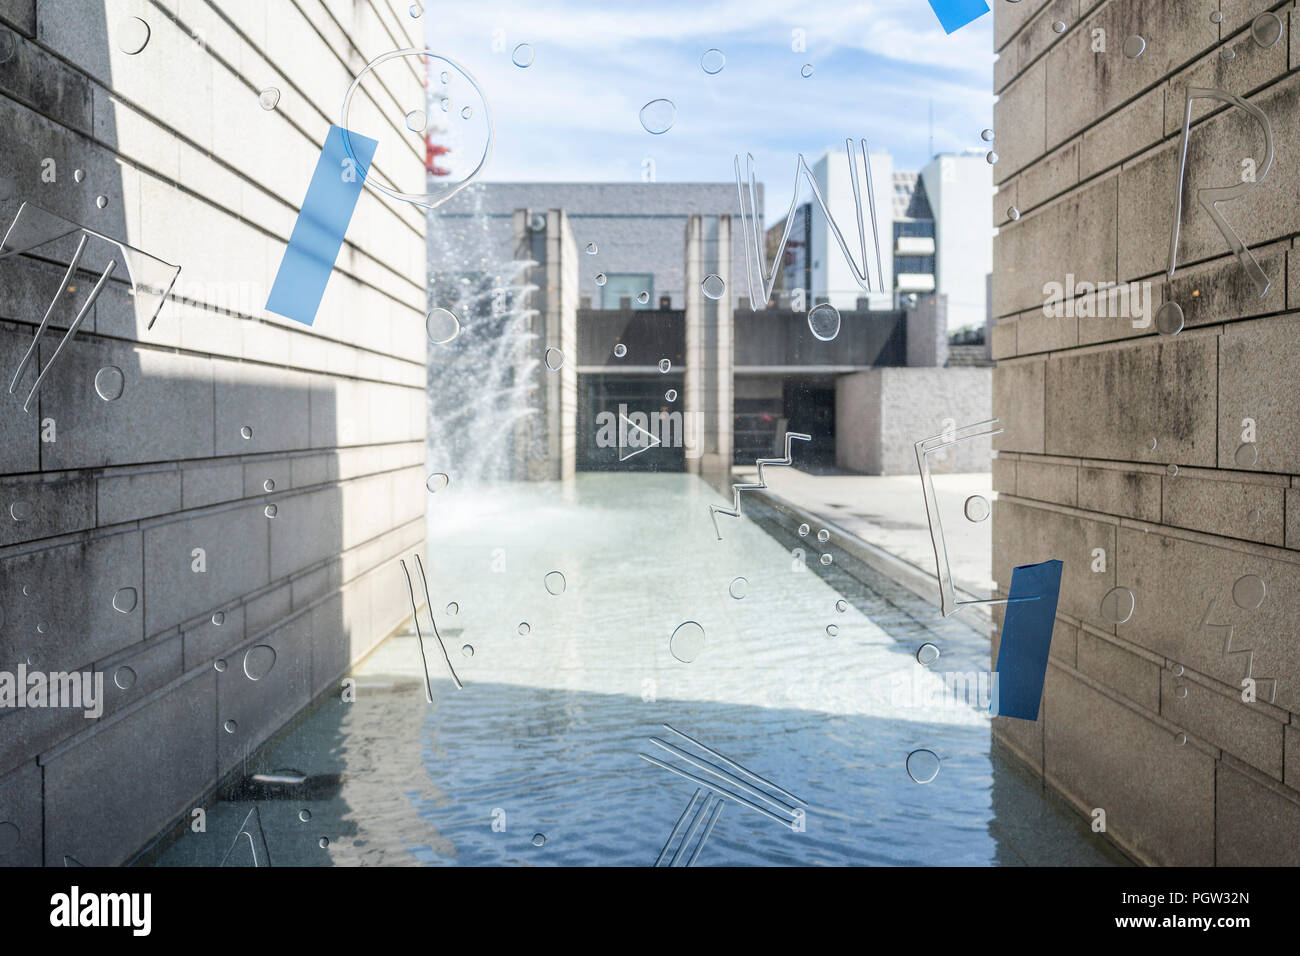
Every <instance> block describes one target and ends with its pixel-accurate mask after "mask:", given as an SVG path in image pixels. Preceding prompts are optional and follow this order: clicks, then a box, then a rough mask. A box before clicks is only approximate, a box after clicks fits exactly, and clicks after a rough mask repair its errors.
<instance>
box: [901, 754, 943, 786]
mask: <svg viewBox="0 0 1300 956" xmlns="http://www.w3.org/2000/svg"><path fill="white" fill-rule="evenodd" d="M907 775H908V776H909V777H911V778H912V779H913V780H915V781H916V782H917V783H929V782H930V781H932V780H933V779H934V778H935V777H937V776H939V755H938V754H936V753H934V752H933V751H930V750H913V751H912V752H911V753H910V754H908V755H907Z"/></svg>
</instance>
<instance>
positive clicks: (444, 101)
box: [425, 96, 451, 125]
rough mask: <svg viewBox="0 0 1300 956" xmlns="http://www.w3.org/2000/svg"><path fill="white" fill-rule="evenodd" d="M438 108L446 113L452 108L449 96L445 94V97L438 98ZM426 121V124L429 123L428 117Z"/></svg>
mask: <svg viewBox="0 0 1300 956" xmlns="http://www.w3.org/2000/svg"><path fill="white" fill-rule="evenodd" d="M438 108H439V109H440V110H442V111H443V112H444V113H446V112H447V111H448V110H450V109H451V100H450V99H448V98H447V97H445V96H443V97H439V99H438ZM425 123H426V125H427V124H428V119H427V118H426V119H425Z"/></svg>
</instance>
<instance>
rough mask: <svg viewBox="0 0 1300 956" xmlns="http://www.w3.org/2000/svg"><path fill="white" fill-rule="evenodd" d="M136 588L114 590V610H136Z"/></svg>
mask: <svg viewBox="0 0 1300 956" xmlns="http://www.w3.org/2000/svg"><path fill="white" fill-rule="evenodd" d="M135 603H136V593H135V588H118V589H117V590H116V591H115V592H113V610H114V611H117V612H118V613H119V614H130V613H131V612H132V611H134V610H135Z"/></svg>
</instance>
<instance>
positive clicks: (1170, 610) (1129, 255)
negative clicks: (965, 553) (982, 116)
mask: <svg viewBox="0 0 1300 956" xmlns="http://www.w3.org/2000/svg"><path fill="white" fill-rule="evenodd" d="M1059 24H1064V25H1065V29H1064V31H1063V32H1062V31H1061V30H1060V27H1059ZM994 35H995V46H996V49H997V52H998V60H997V64H996V67H995V74H994V75H995V90H996V92H997V94H998V97H999V98H998V101H997V104H996V107H995V111H994V120H995V130H996V136H997V138H996V144H997V151H998V153H999V155H1000V162H999V163H998V164H997V166H996V167H995V177H996V180H997V184H998V192H997V195H996V196H995V197H994V202H993V218H994V222H995V224H996V225H997V226H998V227H999V233H998V236H997V238H996V240H995V244H994V263H993V264H994V269H993V313H994V316H995V318H996V323H997V324H996V325H995V327H994V329H993V338H992V343H993V354H994V356H995V358H997V359H998V366H997V368H996V370H995V372H994V379H993V405H994V413H995V414H996V415H997V416H998V417H999V418H1000V419H1001V425H1002V427H1004V428H1005V431H1004V433H1003V434H1002V435H1000V436H998V437H997V438H996V439H995V444H994V447H995V448H996V449H997V458H996V460H995V461H994V472H993V477H994V488H995V490H996V491H997V492H998V495H999V497H998V500H997V502H996V503H995V507H994V512H993V573H994V578H995V580H996V581H997V582H998V585H999V587H1000V589H1001V590H1002V591H1003V592H1004V593H1005V589H1006V588H1007V586H1008V584H1009V582H1010V571H1011V568H1012V567H1013V566H1015V565H1020V564H1027V563H1032V562H1037V561H1043V560H1046V559H1051V558H1058V559H1060V560H1062V561H1063V562H1064V577H1063V579H1062V586H1061V592H1060V604H1059V608H1058V614H1057V621H1056V627H1055V632H1054V635H1053V639H1052V645H1051V658H1050V661H1049V663H1048V667H1047V683H1046V689H1045V691H1044V695H1043V704H1042V711H1041V713H1040V715H1039V719H1038V720H1037V721H1036V722H1029V721H1018V720H1009V719H1003V718H997V719H995V724H994V728H995V733H996V735H997V737H998V739H999V740H1001V741H1002V742H1003V743H1004V744H1005V745H1006V746H1007V747H1009V748H1010V749H1011V750H1012V751H1014V752H1015V753H1016V754H1018V755H1019V756H1020V758H1021V759H1022V760H1023V761H1024V762H1025V763H1026V764H1028V765H1029V766H1030V767H1031V768H1033V770H1034V771H1035V772H1036V773H1038V774H1039V775H1040V777H1041V779H1042V780H1043V782H1044V784H1045V785H1046V786H1049V787H1051V788H1053V789H1055V790H1056V791H1058V792H1059V793H1060V794H1062V795H1063V796H1064V797H1065V798H1066V799H1067V800H1068V801H1069V802H1070V803H1071V804H1072V805H1073V806H1074V807H1075V808H1077V809H1078V810H1079V812H1080V813H1082V814H1084V815H1086V816H1088V817H1089V818H1091V819H1093V820H1096V819H1098V818H1099V817H1098V814H1097V811H1098V810H1102V811H1104V813H1105V816H1104V820H1105V827H1106V829H1105V832H1106V834H1107V836H1108V837H1109V838H1110V839H1112V840H1114V841H1115V842H1116V843H1118V844H1119V845H1120V846H1121V847H1123V848H1124V849H1125V850H1126V851H1127V852H1129V853H1130V854H1131V855H1132V856H1133V857H1135V858H1136V859H1138V860H1140V861H1143V862H1146V863H1153V864H1178V865H1184V864H1188V865H1211V864H1219V865H1261V864H1263V865H1295V864H1297V863H1300V717H1298V716H1297V715H1298V714H1300V682H1298V681H1297V678H1298V677H1300V660H1298V659H1297V650H1296V640H1295V638H1296V634H1297V632H1298V631H1300V587H1297V583H1298V582H1300V521H1298V520H1297V515H1300V478H1298V477H1297V476H1298V475H1300V426H1298V425H1297V421H1300V416H1297V414H1296V413H1297V398H1296V396H1297V394H1300V346H1297V336H1296V334H1295V333H1296V322H1297V319H1296V316H1295V314H1294V313H1295V310H1296V309H1297V307H1298V304H1300V283H1298V282H1297V281H1296V277H1297V276H1298V275H1300V271H1297V269H1296V249H1295V239H1296V236H1297V234H1300V206H1298V205H1297V204H1296V201H1295V196H1296V194H1297V190H1298V189H1300V163H1298V162H1297V161H1296V156H1295V152H1296V150H1297V149H1300V129H1297V125H1298V124H1300V111H1297V108H1296V107H1297V99H1298V98H1300V72H1298V70H1297V66H1298V65H1300V58H1298V53H1300V31H1298V30H1297V23H1296V11H1295V7H1294V5H1293V4H1290V3H1285V4H1284V3H1269V2H1264V0H1250V2H1234V3H1226V2H1225V3H1222V4H1220V3H1217V2H1198V3H1188V2H1173V0H1169V2H1154V0H1148V2H1136V0H1106V2H1094V0H1027V2H1025V3H1020V4H1004V3H999V4H997V5H996V9H995V19H994ZM1132 36H1139V37H1142V38H1143V39H1144V40H1145V49H1144V51H1143V53H1142V55H1141V56H1139V57H1137V58H1130V57H1126V56H1125V54H1124V52H1123V51H1124V47H1125V40H1126V39H1127V38H1129V37H1132ZM1191 89H1214V90H1221V91H1225V92H1226V93H1230V94H1233V95H1235V96H1239V97H1242V98H1244V99H1245V101H1246V102H1248V103H1250V104H1253V105H1254V106H1256V107H1258V108H1259V109H1260V110H1262V111H1263V113H1264V114H1265V116H1266V117H1267V120H1268V123H1269V124H1270V126H1271V132H1272V140H1273V146H1274V149H1275V153H1274V157H1273V164H1272V166H1271V168H1269V171H1268V174H1267V176H1266V177H1265V178H1264V179H1262V180H1260V181H1259V182H1258V184H1257V185H1256V186H1255V187H1254V188H1251V189H1250V190H1249V191H1248V192H1246V193H1245V194H1244V195H1243V196H1242V197H1241V198H1239V199H1236V200H1234V201H1233V202H1231V203H1224V204H1223V205H1222V208H1221V212H1222V214H1223V215H1224V217H1225V218H1226V219H1227V220H1228V221H1229V222H1230V223H1231V224H1232V226H1233V228H1235V229H1236V230H1237V232H1238V233H1239V234H1240V236H1241V239H1242V240H1243V241H1244V242H1245V243H1246V245H1247V246H1248V247H1249V250H1250V253H1249V254H1250V256H1252V257H1253V258H1254V259H1256V260H1257V261H1258V262H1259V264H1260V266H1261V267H1262V270H1263V272H1264V274H1265V275H1266V276H1267V278H1268V280H1269V288H1268V290H1267V293H1266V294H1264V295H1261V294H1260V289H1259V288H1258V287H1257V286H1256V285H1255V283H1254V282H1252V281H1251V280H1250V279H1249V278H1248V276H1247V274H1246V272H1245V270H1244V269H1243V265H1242V262H1241V261H1239V259H1238V258H1237V257H1236V256H1234V255H1233V254H1232V252H1231V249H1230V246H1229V245H1228V243H1227V241H1226V240H1225V238H1224V237H1223V236H1222V235H1220V232H1219V230H1218V229H1216V227H1215V225H1214V223H1213V222H1212V220H1211V218H1210V217H1209V216H1208V215H1207V214H1206V211H1205V210H1204V209H1203V208H1202V207H1201V206H1200V205H1199V204H1198V203H1197V202H1195V201H1194V197H1193V193H1194V191H1195V190H1198V189H1200V188H1202V187H1209V186H1221V185H1224V184H1225V183H1227V184H1231V183H1236V182H1243V181H1248V180H1243V169H1246V168H1248V164H1246V163H1244V162H1243V158H1247V159H1250V160H1251V162H1252V163H1257V165H1258V168H1259V169H1263V168H1265V162H1264V160H1265V141H1264V137H1263V135H1262V133H1261V129H1260V126H1259V125H1258V124H1257V122H1256V120H1255V119H1254V118H1253V117H1252V116H1251V115H1249V114H1248V113H1247V112H1246V111H1245V110H1243V109H1241V108H1239V107H1237V106H1230V105H1228V104H1227V103H1225V102H1219V101H1215V100H1209V99H1194V100H1193V102H1192V103H1191V106H1192V110H1191V117H1190V118H1191V124H1190V137H1189V143H1188V148H1187V153H1186V163H1187V166H1186V174H1187V175H1186V183H1185V185H1184V189H1185V191H1184V194H1183V195H1182V196H1181V202H1177V203H1176V195H1177V190H1178V186H1177V183H1178V176H1179V161H1180V154H1181V150H1180V146H1181V142H1182V137H1183V124H1184V117H1185V115H1186V107H1187V100H1188V91H1189V90H1191ZM1013 207H1014V208H1015V209H1017V210H1018V212H1019V218H1018V219H1015V217H1013V216H1012V215H1011V213H1010V210H1011V209H1012V208H1013ZM1179 210H1181V227H1182V228H1181V237H1180V241H1179V244H1178V247H1177V268H1176V271H1175V273H1174V275H1173V278H1172V282H1170V283H1168V284H1166V283H1165V281H1164V278H1165V272H1166V269H1167V267H1168V263H1169V259H1168V257H1169V252H1170V238H1171V230H1172V229H1173V226H1174V221H1175V215H1176V213H1178V212H1179ZM1071 277H1072V278H1071ZM1084 281H1086V282H1088V283H1094V284H1095V283H1102V282H1118V283H1124V284H1128V285H1127V286H1126V287H1127V288H1128V289H1129V291H1130V292H1134V291H1139V292H1140V291H1146V290H1149V292H1150V295H1151V300H1150V301H1149V303H1148V305H1149V312H1148V314H1146V315H1143V314H1141V312H1140V310H1137V309H1131V310H1129V312H1128V314H1125V312H1124V311H1121V314H1118V315H1116V314H1115V313H1114V311H1110V312H1109V314H1103V315H1098V312H1097V310H1095V309H1093V308H1091V307H1089V306H1090V304H1086V303H1085V301H1084V300H1085V299H1086V298H1087V296H1086V294H1085V295H1081V296H1080V295H1076V296H1075V297H1074V299H1073V300H1072V301H1073V303H1074V305H1075V306H1080V305H1083V306H1084V307H1083V308H1073V309H1062V310H1056V309H1055V308H1053V301H1052V300H1053V299H1059V298H1060V297H1061V295H1060V292H1059V290H1057V287H1056V285H1054V284H1057V285H1059V286H1060V287H1063V288H1075V289H1077V288H1078V286H1079V283H1081V282H1084ZM1143 283H1147V284H1149V286H1147V287H1146V289H1144V287H1143V286H1142V285H1141V284H1143ZM1132 284H1138V285H1136V286H1135V285H1132ZM1085 293H1086V289H1085ZM1132 298H1133V297H1132V296H1130V302H1131V301H1132ZM1165 302H1176V303H1177V304H1178V305H1179V306H1180V308H1181V310H1182V313H1183V316H1184V327H1183V329H1182V330H1181V331H1180V332H1178V333H1177V334H1176V335H1175V334H1160V333H1159V332H1158V331H1157V324H1156V323H1155V322H1154V321H1153V318H1152V316H1153V315H1154V313H1155V311H1156V310H1157V309H1158V308H1159V307H1160V306H1161V305H1162V304H1163V303H1165ZM1045 305H1046V308H1045ZM1165 331H1166V332H1171V331H1173V329H1172V327H1166V328H1165ZM1115 589H1122V590H1115ZM1130 593H1131V595H1132V598H1131V604H1130V599H1129V597H1128V595H1129V594H1130ZM994 656H995V657H996V647H995V648H994Z"/></svg>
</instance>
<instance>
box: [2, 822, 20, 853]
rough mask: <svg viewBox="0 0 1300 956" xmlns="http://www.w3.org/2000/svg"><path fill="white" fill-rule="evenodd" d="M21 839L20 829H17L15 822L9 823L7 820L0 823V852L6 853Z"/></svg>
mask: <svg viewBox="0 0 1300 956" xmlns="http://www.w3.org/2000/svg"><path fill="white" fill-rule="evenodd" d="M21 839H22V831H21V830H19V829H18V826H17V824H13V823H10V822H9V821H8V820H6V821H5V822H4V823H0V853H8V852H9V851H10V850H12V849H13V848H14V847H16V846H17V845H18V841H19V840H21Z"/></svg>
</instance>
